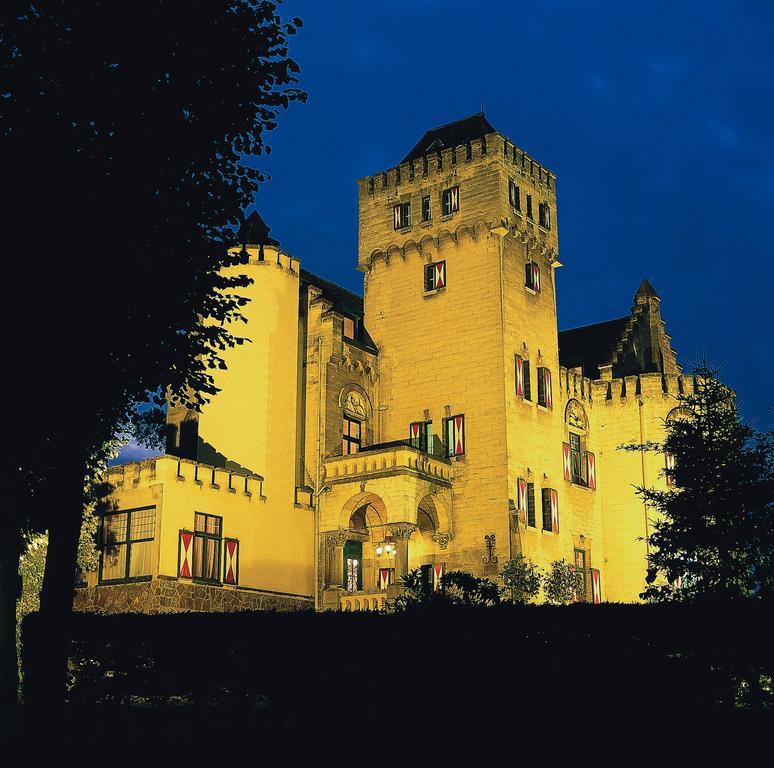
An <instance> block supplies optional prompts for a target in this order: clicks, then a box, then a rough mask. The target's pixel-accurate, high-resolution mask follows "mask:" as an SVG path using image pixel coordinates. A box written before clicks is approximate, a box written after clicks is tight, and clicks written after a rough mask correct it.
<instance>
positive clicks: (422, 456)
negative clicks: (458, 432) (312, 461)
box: [324, 440, 451, 484]
mask: <svg viewBox="0 0 774 768" xmlns="http://www.w3.org/2000/svg"><path fill="white" fill-rule="evenodd" d="M432 447H433V449H434V453H429V452H428V451H427V450H423V449H422V448H419V447H416V446H415V445H412V443H411V442H409V441H408V440H393V441H391V442H388V443H377V444H376V445H367V446H363V447H362V448H361V449H360V451H359V453H352V454H349V455H347V456H330V457H328V458H327V459H325V462H324V466H325V480H326V482H327V483H329V484H330V483H336V482H347V481H351V480H354V479H361V478H367V477H383V476H386V475H393V474H399V473H400V474H402V473H409V474H416V475H418V476H420V477H422V478H423V479H426V480H430V481H434V482H441V483H451V462H450V461H449V459H447V458H445V457H444V456H438V455H435V452H441V451H442V450H443V446H442V445H441V444H440V441H434V443H433V446H432Z"/></svg>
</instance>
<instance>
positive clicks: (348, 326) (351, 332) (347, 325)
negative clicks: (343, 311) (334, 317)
mask: <svg viewBox="0 0 774 768" xmlns="http://www.w3.org/2000/svg"><path fill="white" fill-rule="evenodd" d="M356 331H357V321H356V320H354V319H353V318H351V317H345V318H344V329H343V336H344V338H345V339H352V340H354V339H355V338H356V337H355V333H356Z"/></svg>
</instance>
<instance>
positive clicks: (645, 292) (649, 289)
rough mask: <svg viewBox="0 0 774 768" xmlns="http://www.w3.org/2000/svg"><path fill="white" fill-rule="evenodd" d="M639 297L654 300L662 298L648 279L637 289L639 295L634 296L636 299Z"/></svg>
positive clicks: (645, 278) (643, 279)
mask: <svg viewBox="0 0 774 768" xmlns="http://www.w3.org/2000/svg"><path fill="white" fill-rule="evenodd" d="M638 296H645V297H652V298H654V299H660V298H661V296H659V295H658V293H656V289H655V288H654V287H653V286H652V285H651V284H650V281H649V280H648V278H647V277H644V278H642V282H641V283H640V287H639V288H638V289H637V293H635V294H634V297H635V298H637V297H638Z"/></svg>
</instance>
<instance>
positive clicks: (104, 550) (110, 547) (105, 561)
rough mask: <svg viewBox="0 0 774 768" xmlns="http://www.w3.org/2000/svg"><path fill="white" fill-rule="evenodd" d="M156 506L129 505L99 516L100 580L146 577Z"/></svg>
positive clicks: (154, 530)
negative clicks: (140, 506)
mask: <svg viewBox="0 0 774 768" xmlns="http://www.w3.org/2000/svg"><path fill="white" fill-rule="evenodd" d="M155 535H156V508H155V507H146V508H143V509H130V510H127V511H126V512H118V513H116V514H114V515H105V516H104V517H103V518H102V531H101V542H100V548H101V553H100V555H101V556H100V575H99V580H100V582H106V581H125V580H128V579H143V578H148V577H149V576H150V575H151V573H152V570H151V559H152V557H153V539H154V537H155Z"/></svg>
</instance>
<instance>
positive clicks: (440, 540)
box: [430, 531, 452, 549]
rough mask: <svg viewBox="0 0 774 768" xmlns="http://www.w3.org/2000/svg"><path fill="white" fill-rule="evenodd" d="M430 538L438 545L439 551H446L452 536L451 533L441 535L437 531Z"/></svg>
mask: <svg viewBox="0 0 774 768" xmlns="http://www.w3.org/2000/svg"><path fill="white" fill-rule="evenodd" d="M430 538H431V539H432V540H433V541H434V542H435V543H436V544H437V545H438V548H439V549H446V547H448V546H449V542H450V541H451V539H452V535H451V534H450V533H439V532H438V531H436V532H435V533H434V534H433V535H432V536H431V537H430Z"/></svg>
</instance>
